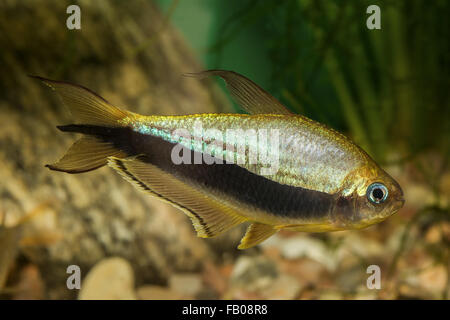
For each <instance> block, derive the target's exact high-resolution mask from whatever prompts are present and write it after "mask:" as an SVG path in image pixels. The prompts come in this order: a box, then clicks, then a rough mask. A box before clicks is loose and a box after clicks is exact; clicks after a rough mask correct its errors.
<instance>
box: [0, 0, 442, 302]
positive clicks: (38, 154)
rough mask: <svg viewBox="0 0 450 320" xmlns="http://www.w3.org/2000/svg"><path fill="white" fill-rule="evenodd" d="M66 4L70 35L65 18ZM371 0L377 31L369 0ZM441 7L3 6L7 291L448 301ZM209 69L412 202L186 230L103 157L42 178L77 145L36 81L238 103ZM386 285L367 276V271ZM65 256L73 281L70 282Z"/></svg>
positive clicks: (37, 295) (217, 104) (0, 141)
mask: <svg viewBox="0 0 450 320" xmlns="http://www.w3.org/2000/svg"><path fill="white" fill-rule="evenodd" d="M71 4H77V5H79V7H80V8H81V30H69V29H67V27H66V19H67V18H68V16H69V15H68V14H67V13H66V9H67V7H68V6H69V5H71ZM372 4H376V5H378V6H380V8H381V30H369V29H368V28H367V27H366V20H367V18H368V17H369V14H366V9H367V7H368V6H369V5H372ZM449 14H450V2H448V1H445V0H441V1H439V0H437V1H433V2H429V1H425V0H415V1H406V0H397V1H338V0H327V1H325V0H316V1H312V0H286V1H277V0H265V1H256V0H239V1H238V0H232V1H219V0H214V1H211V0H189V1H187V0H178V1H177V0H158V1H151V0H130V1H118V0H102V1H95V2H94V1H81V0H80V1H51V0H45V1H44V0H36V1H17V0H8V1H1V2H0V47H1V50H0V69H1V72H0V162H1V164H2V165H1V166H0V177H1V180H0V199H1V201H0V225H1V227H0V298H3V299H77V298H79V299H89V298H105V299H448V298H449V294H450V280H449V274H450V265H449V261H450V259H449V244H450V219H449V217H450V212H449V206H450V167H449V165H450V139H449V137H450V104H449V91H450V90H449V89H450V48H449V46H450V40H449V39H450V34H449V33H450V22H449V21H450V20H449V19H448V16H449ZM209 68H221V69H227V70H233V71H236V72H239V73H241V74H244V75H246V76H247V77H249V78H250V79H252V80H254V81H255V82H256V83H258V84H259V85H261V86H262V87H263V88H265V89H266V90H268V91H269V92H270V93H272V94H273V95H274V96H275V97H277V98H278V99H279V100H281V101H282V102H283V103H284V104H285V105H287V106H288V107H289V108H290V109H291V110H292V111H293V112H295V113H299V114H303V115H306V116H308V117H310V118H312V119H314V120H317V121H319V122H322V123H325V124H327V125H329V126H330V127H332V128H334V129H337V130H339V131H341V132H343V133H345V134H346V135H348V136H350V137H351V138H352V139H353V140H354V141H355V142H356V143H357V144H359V145H360V146H362V147H363V148H364V149H365V150H366V151H367V152H368V153H369V154H370V155H371V156H372V157H373V158H374V159H375V160H376V161H378V163H380V164H381V165H382V166H383V168H385V169H386V171H388V172H389V173H390V174H391V175H392V176H393V177H394V178H395V179H396V180H397V181H398V182H399V183H400V185H401V186H402V188H403V190H404V192H405V197H406V205H405V207H404V208H403V209H402V210H401V211H400V212H398V213H397V214H396V215H394V216H393V217H391V218H389V219H388V220H386V221H385V222H383V223H381V224H378V225H375V226H372V227H370V228H368V229H364V230H358V231H342V232H335V233H325V234H306V233H292V232H280V233H279V234H277V235H276V236H274V237H272V238H271V239H269V240H267V241H265V242H264V243H263V244H261V245H259V246H257V247H256V248H252V249H249V250H245V251H239V250H237V249H236V246H237V245H238V243H239V239H240V238H241V237H242V235H243V233H244V231H245V226H242V227H239V228H236V229H233V230H232V231H230V232H228V233H227V234H225V235H222V236H220V237H218V238H214V239H200V238H197V237H196V235H195V232H194V230H193V228H192V226H191V223H190V221H189V219H188V218H187V217H186V216H185V215H184V214H182V213H181V212H179V211H178V210H176V209H174V208H172V207H171V206H169V205H166V204H164V203H161V202H159V201H157V200H154V199H153V198H151V197H149V196H146V195H145V194H142V193H140V192H137V191H136V190H135V189H134V188H133V187H132V186H131V185H130V184H128V183H126V182H125V181H123V179H122V178H121V177H119V176H118V175H117V174H115V173H114V172H112V171H111V170H110V169H109V168H107V167H105V168H102V169H100V170H97V171H93V172H89V173H86V174H82V175H68V174H64V173H58V172H51V171H49V170H47V169H46V168H44V165H45V164H47V163H51V162H53V161H55V160H56V159H57V158H58V157H59V156H60V155H62V154H63V152H64V151H65V150H66V149H67V148H68V146H69V145H70V144H71V143H72V141H73V140H74V136H71V135H70V134H64V135H63V134H59V132H58V131H57V129H56V128H55V125H58V124H65V123H69V122H70V116H69V114H68V112H67V110H66V109H65V108H64V107H63V106H62V104H61V103H60V101H59V100H58V98H57V97H56V96H55V95H54V94H53V93H52V92H51V90H49V89H48V88H46V87H45V86H43V85H42V84H40V83H36V82H35V81H33V80H32V79H30V78H28V77H27V75H28V74H34V75H40V76H43V77H48V78H51V79H60V80H66V81H71V82H75V83H79V84H82V85H84V86H86V87H88V88H90V89H92V90H93V91H95V92H97V93H99V94H100V95H102V96H103V97H105V98H106V99H107V100H109V101H110V102H112V103H113V104H115V105H118V106H125V108H126V109H128V110H131V111H134V112H138V113H141V114H189V113H199V112H241V111H240V110H239V109H238V107H237V106H236V105H235V104H234V103H233V102H232V101H231V100H230V99H229V96H228V94H227V93H226V92H225V91H224V90H223V89H224V85H223V83H221V82H220V81H216V80H214V79H212V80H205V81H196V80H192V79H186V78H183V77H182V76H181V74H182V73H184V72H195V71H199V70H203V69H209ZM374 264H375V265H378V266H380V268H381V289H379V290H370V289H368V288H367V286H366V281H367V278H368V277H369V276H370V274H368V273H366V270H367V267H368V266H369V265H374ZM69 265H76V266H79V267H80V270H81V290H69V289H68V288H67V284H66V281H67V279H68V277H69V276H70V274H68V273H67V267H68V266H69Z"/></svg>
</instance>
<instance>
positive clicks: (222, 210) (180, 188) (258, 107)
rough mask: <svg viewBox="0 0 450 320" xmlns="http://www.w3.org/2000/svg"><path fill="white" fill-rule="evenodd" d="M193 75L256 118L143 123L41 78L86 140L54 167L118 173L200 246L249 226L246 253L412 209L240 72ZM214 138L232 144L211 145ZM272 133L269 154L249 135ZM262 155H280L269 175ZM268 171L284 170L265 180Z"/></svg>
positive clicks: (351, 151) (351, 148) (338, 142)
mask: <svg viewBox="0 0 450 320" xmlns="http://www.w3.org/2000/svg"><path fill="white" fill-rule="evenodd" d="M187 75H188V76H192V77H196V78H203V77H206V76H211V75H215V76H219V77H221V78H222V79H224V80H225V82H226V83H227V86H228V88H229V90H230V93H231V94H232V96H233V97H234V98H235V100H236V101H237V102H238V103H239V104H240V105H241V106H242V107H243V109H244V110H245V111H247V113H248V114H194V115H181V116H154V115H152V116H142V115H138V114H136V113H132V112H129V111H125V110H122V109H119V108H117V107H115V106H113V105H111V104H110V103H109V102H107V101H106V100H105V99H103V98H102V97H100V96H98V95H97V94H95V93H93V92H92V91H90V90H88V89H86V88H84V87H82V86H79V85H75V84H70V83H67V82H61V81H53V80H48V79H44V78H41V77H35V78H38V79H40V80H42V81H43V82H44V83H46V84H47V85H49V86H50V87H51V88H53V89H54V90H55V91H56V92H57V93H58V94H59V95H60V96H61V98H62V100H63V102H64V104H65V105H66V106H67V107H68V108H69V109H70V111H71V112H72V114H73V116H74V117H75V120H76V123H74V124H69V125H64V126H58V129H59V130H61V131H63V132H77V133H81V134H83V137H82V138H80V139H79V140H78V141H76V142H75V143H74V144H73V145H72V146H71V147H70V149H69V150H68V151H67V153H66V154H65V155H64V156H63V157H62V158H61V159H60V160H59V161H58V162H56V163H54V164H51V165H47V167H48V168H50V169H51V170H57V171H63V172H67V173H82V172H87V171H90V170H95V169H97V168H100V167H102V166H104V165H106V164H108V165H109V166H110V167H112V168H113V169H115V170H116V171H117V172H118V173H119V174H121V175H122V176H123V177H124V178H125V179H126V180H127V181H129V182H130V183H132V184H133V185H134V186H135V187H137V188H138V189H140V190H142V191H144V192H146V193H148V194H150V195H153V196H155V197H157V198H159V199H161V200H163V201H166V202H169V203H171V204H172V205H174V206H175V207H177V208H179V209H181V210H182V211H183V212H184V213H186V214H187V215H188V216H189V217H190V218H191V220H192V223H193V225H194V228H195V230H196V231H197V234H198V236H200V237H205V238H208V237H214V236H216V235H218V234H221V233H223V232H225V231H227V230H229V229H230V228H232V227H234V226H237V225H239V224H241V223H244V222H249V223H250V225H249V227H248V229H247V232H246V234H245V236H244V237H243V238H242V240H241V243H240V245H239V247H238V248H239V249H245V248H249V247H252V246H254V245H256V244H258V243H260V242H262V241H264V240H265V239H267V238H268V237H270V236H272V235H273V234H275V233H276V232H277V231H279V230H280V229H289V230H295V231H305V232H327V231H336V230H345V229H359V228H364V227H367V226H369V225H372V224H374V223H378V222H380V221H382V220H384V219H386V218H387V217H389V216H390V215H392V214H394V213H395V212H397V211H398V210H399V209H400V208H401V207H402V206H403V204H404V199H403V192H402V189H401V188H400V186H399V184H398V183H397V182H396V181H395V180H394V179H393V178H392V177H391V176H389V174H387V173H386V172H385V171H384V170H383V169H381V168H380V167H379V166H378V165H377V164H376V163H375V161H374V160H372V159H371V158H370V156H369V155H368V154H367V153H366V152H364V151H363V150H362V149H361V148H360V147H358V146H357V145H355V144H354V143H353V142H352V141H351V140H350V139H349V138H347V137H346V136H344V135H342V134H340V133H339V132H337V131H335V130H333V129H331V128H328V127H326V126H325V125H323V124H320V123H318V122H315V121H313V120H311V119H308V118H306V117H304V116H302V115H297V114H292V113H291V112H290V111H289V110H288V109H287V108H286V107H285V106H284V105H282V104H281V103H280V102H279V101H278V100H277V99H275V98H274V97H273V96H271V95H270V94H269V93H267V92H266V91H264V90H263V89H262V88H260V87H259V86H258V85H256V84H255V83H254V82H252V81H251V80H249V79H247V78H246V77H244V76H242V75H239V74H237V73H235V72H231V71H224V70H209V71H204V72H201V73H195V74H187ZM198 124H200V125H201V129H198ZM181 129H184V131H183V132H184V134H180V130H181ZM233 130H234V131H233ZM239 130H241V131H239ZM264 130H265V131H264ZM211 131H212V132H215V133H217V132H219V133H222V134H215V135H214V136H213V137H211V134H210V133H211ZM231 131H233V132H234V133H236V132H240V133H242V132H243V133H244V137H242V136H240V137H238V139H236V134H234V138H235V139H234V140H233V139H231V136H232V135H231V134H229V132H231ZM262 131H264V132H266V133H267V132H269V134H268V135H269V136H270V137H269V138H273V137H274V136H276V137H277V140H276V141H275V140H274V141H271V143H270V146H269V147H267V148H261V144H262V143H263V142H264V138H261V136H260V135H258V134H256V136H255V137H256V139H250V138H249V137H247V135H246V134H245V133H249V132H250V133H251V132H262ZM208 132H209V134H207V133H208ZM272 132H274V134H272ZM275 133H276V135H275ZM230 140H232V141H231V142H230ZM267 144H268V145H269V143H267ZM252 147H254V148H256V150H258V151H260V150H263V151H264V152H267V154H266V155H268V156H269V157H270V156H271V155H272V156H273V155H274V154H276V155H277V156H276V157H274V158H273V159H276V160H277V163H276V165H274V163H272V164H269V165H267V163H264V162H263V161H262V160H261V159H262V157H260V155H257V156H256V160H255V161H253V162H252V161H249V156H250V155H251V152H250V151H251V149H252ZM205 157H209V161H206V160H205V159H206V158H205ZM180 159H181V161H180ZM186 159H188V160H189V159H203V161H200V162H199V161H197V162H195V161H194V163H192V161H183V160H186ZM223 159H226V160H225V161H223ZM236 159H240V160H242V159H243V161H238V160H236ZM250 160H251V159H250ZM267 166H272V169H276V170H272V171H273V172H270V173H269V174H263V173H262V172H263V170H264V169H267Z"/></svg>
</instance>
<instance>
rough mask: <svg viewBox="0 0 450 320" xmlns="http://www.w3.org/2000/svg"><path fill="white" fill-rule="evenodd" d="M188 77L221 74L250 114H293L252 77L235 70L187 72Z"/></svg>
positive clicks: (240, 103) (233, 94) (200, 77)
mask: <svg viewBox="0 0 450 320" xmlns="http://www.w3.org/2000/svg"><path fill="white" fill-rule="evenodd" d="M184 75H185V76H187V77H193V78H199V79H203V78H206V77H209V76H219V77H221V78H222V79H224V80H225V82H226V84H227V87H228V89H229V90H230V93H231V95H232V96H233V98H234V99H235V100H236V102H237V103H238V104H239V105H240V106H241V107H242V108H243V109H244V110H245V111H247V112H248V113H249V114H292V113H291V112H290V111H289V110H288V109H287V108H286V107H285V106H284V105H282V104H281V102H279V101H278V100H277V99H275V97H273V96H272V95H271V94H270V93H268V92H267V91H265V90H264V89H262V88H261V87H259V86H258V85H257V84H256V83H254V82H253V81H251V80H250V79H248V78H246V77H244V76H243V75H240V74H239V73H236V72H233V71H225V70H207V71H203V72H199V73H185V74H184Z"/></svg>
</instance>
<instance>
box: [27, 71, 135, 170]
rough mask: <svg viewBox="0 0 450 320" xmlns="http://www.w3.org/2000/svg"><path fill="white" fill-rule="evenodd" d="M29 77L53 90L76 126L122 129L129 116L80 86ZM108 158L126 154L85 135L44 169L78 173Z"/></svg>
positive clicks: (103, 141) (98, 166)
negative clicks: (56, 160) (122, 122)
mask: <svg viewBox="0 0 450 320" xmlns="http://www.w3.org/2000/svg"><path fill="white" fill-rule="evenodd" d="M31 77H32V78H35V79H38V80H41V81H42V82H44V83H45V84H46V85H48V86H49V87H51V88H52V89H53V90H55V91H56V92H57V93H58V95H59V96H60V97H61V98H62V101H63V103H64V104H65V105H66V106H67V107H68V108H69V110H70V112H71V113H72V115H73V117H74V118H75V121H76V123H78V124H81V125H84V126H96V127H103V128H105V127H106V128H119V127H122V126H123V125H122V124H121V123H120V120H121V119H123V118H125V117H128V116H130V115H131V112H127V111H123V110H121V109H119V108H117V107H115V106H113V105H111V104H110V103H109V102H107V101H106V100H105V99H103V98H102V97H100V96H99V95H97V94H96V93H94V92H92V91H91V90H89V89H87V88H84V87H82V86H79V85H76V84H71V83H68V82H62V81H54V80H49V79H45V78H42V77H38V76H31ZM110 156H114V157H118V158H123V157H126V156H127V155H126V153H125V152H123V151H121V150H119V149H117V148H115V146H114V144H113V143H112V141H105V140H104V139H100V138H99V137H96V136H95V135H94V136H91V135H88V136H85V137H83V138H81V139H79V140H78V141H76V142H75V143H74V144H73V145H72V146H71V147H70V148H69V150H68V151H67V152H66V154H65V155H64V156H63V157H62V158H61V159H60V160H59V161H58V162H56V163H54V164H51V165H46V167H48V168H49V169H51V170H57V171H64V172H68V173H82V172H87V171H90V170H94V169H97V168H100V167H102V166H104V165H106V163H107V158H108V157H110Z"/></svg>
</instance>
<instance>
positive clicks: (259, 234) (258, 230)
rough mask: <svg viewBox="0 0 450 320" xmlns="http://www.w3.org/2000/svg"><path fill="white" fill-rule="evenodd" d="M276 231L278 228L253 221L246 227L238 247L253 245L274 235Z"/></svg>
mask: <svg viewBox="0 0 450 320" xmlns="http://www.w3.org/2000/svg"><path fill="white" fill-rule="evenodd" d="M277 231H278V229H275V228H274V226H271V225H268V224H263V223H259V222H254V223H252V224H251V225H250V226H249V227H248V229H247V232H246V233H245V236H244V237H243V238H242V240H241V243H240V244H239V246H238V249H248V248H250V247H253V246H255V245H257V244H258V243H261V242H263V241H264V240H266V239H267V238H269V237H270V236H272V235H274V234H275V233H276V232H277Z"/></svg>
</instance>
